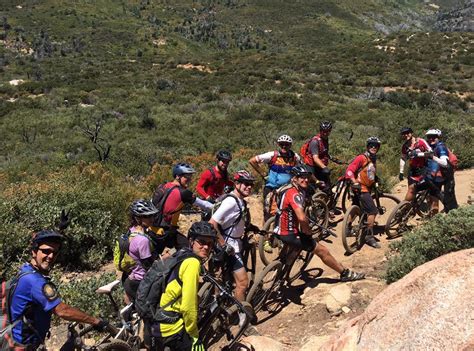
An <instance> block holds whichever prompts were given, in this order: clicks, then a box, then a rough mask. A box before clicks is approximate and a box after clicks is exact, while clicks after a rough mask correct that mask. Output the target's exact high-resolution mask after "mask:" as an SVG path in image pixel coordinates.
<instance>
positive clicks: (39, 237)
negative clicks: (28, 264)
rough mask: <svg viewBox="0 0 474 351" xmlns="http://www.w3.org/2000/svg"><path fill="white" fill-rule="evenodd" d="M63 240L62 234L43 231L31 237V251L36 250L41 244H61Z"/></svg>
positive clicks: (48, 230) (49, 230)
mask: <svg viewBox="0 0 474 351" xmlns="http://www.w3.org/2000/svg"><path fill="white" fill-rule="evenodd" d="M63 240H64V236H63V235H62V234H60V233H58V232H56V231H54V230H51V229H44V230H41V231H39V232H37V233H35V234H34V235H33V238H32V240H31V246H32V248H33V250H36V249H37V248H38V247H39V246H40V245H41V244H44V243H51V242H54V243H59V244H62V242H63Z"/></svg>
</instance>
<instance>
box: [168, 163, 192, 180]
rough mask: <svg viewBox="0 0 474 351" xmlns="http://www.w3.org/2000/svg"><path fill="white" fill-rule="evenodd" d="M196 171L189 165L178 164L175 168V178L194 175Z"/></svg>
mask: <svg viewBox="0 0 474 351" xmlns="http://www.w3.org/2000/svg"><path fill="white" fill-rule="evenodd" d="M194 173H196V170H195V169H194V168H193V166H191V165H190V164H189V163H178V164H177V165H175V166H174V167H173V178H176V177H177V176H181V175H184V174H194Z"/></svg>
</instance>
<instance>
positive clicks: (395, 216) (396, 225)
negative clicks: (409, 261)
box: [385, 200, 415, 239]
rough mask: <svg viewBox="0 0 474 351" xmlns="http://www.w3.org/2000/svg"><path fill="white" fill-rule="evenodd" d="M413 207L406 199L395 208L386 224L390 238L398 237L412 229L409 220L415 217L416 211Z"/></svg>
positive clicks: (386, 231)
mask: <svg viewBox="0 0 474 351" xmlns="http://www.w3.org/2000/svg"><path fill="white" fill-rule="evenodd" d="M412 209H413V206H412V203H411V202H410V201H405V200H404V201H402V202H400V203H399V204H398V205H397V206H396V207H395V208H394V209H393V211H392V213H391V214H390V217H389V218H388V220H387V224H386V225H385V234H387V237H389V238H390V239H393V238H396V237H398V236H401V235H402V234H403V233H404V232H405V231H408V230H409V229H410V227H409V225H408V221H409V220H410V219H411V218H412V217H415V211H412Z"/></svg>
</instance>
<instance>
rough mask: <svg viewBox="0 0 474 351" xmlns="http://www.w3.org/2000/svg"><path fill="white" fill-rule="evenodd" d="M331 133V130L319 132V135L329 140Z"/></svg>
mask: <svg viewBox="0 0 474 351" xmlns="http://www.w3.org/2000/svg"><path fill="white" fill-rule="evenodd" d="M331 131H332V130H331V129H325V130H319V135H321V138H323V139H327V138H329V134H331Z"/></svg>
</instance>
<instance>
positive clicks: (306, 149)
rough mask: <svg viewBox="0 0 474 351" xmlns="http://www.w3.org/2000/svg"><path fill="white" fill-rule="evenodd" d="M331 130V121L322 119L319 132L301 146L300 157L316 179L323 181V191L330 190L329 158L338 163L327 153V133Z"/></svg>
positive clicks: (327, 191)
mask: <svg viewBox="0 0 474 351" xmlns="http://www.w3.org/2000/svg"><path fill="white" fill-rule="evenodd" d="M331 131H332V123H331V122H329V121H323V122H321V123H320V124H319V133H318V134H316V135H315V136H313V137H312V138H311V139H310V140H309V142H307V143H305V144H304V145H303V147H302V148H301V157H303V161H304V163H305V164H306V165H307V166H309V167H310V169H311V171H312V172H313V174H314V176H315V177H316V179H318V180H320V181H322V182H324V188H323V191H324V192H326V193H328V194H329V193H330V192H331V170H330V169H329V168H328V164H329V160H333V161H334V162H336V163H339V161H338V160H336V159H333V158H331V156H330V155H329V135H330V134H331Z"/></svg>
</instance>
